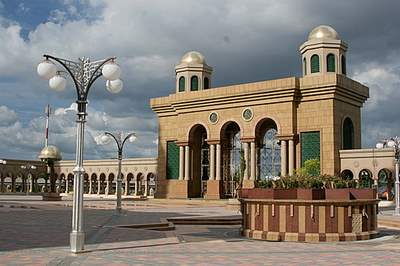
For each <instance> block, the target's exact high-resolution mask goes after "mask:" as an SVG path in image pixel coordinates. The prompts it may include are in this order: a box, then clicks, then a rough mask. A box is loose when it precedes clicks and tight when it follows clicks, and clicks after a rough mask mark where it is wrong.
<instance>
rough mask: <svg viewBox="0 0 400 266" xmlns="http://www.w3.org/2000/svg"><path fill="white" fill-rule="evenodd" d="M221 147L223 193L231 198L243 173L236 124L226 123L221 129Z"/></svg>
mask: <svg viewBox="0 0 400 266" xmlns="http://www.w3.org/2000/svg"><path fill="white" fill-rule="evenodd" d="M221 145H222V180H223V193H224V194H225V196H226V197H233V196H234V193H235V188H236V186H237V183H238V182H239V181H240V179H241V178H242V176H243V171H244V169H243V168H244V167H243V162H242V161H243V160H244V156H243V151H242V143H241V140H240V127H239V125H238V124H237V123H235V122H227V123H226V124H225V125H224V126H223V127H222V129H221ZM217 167H219V166H217Z"/></svg>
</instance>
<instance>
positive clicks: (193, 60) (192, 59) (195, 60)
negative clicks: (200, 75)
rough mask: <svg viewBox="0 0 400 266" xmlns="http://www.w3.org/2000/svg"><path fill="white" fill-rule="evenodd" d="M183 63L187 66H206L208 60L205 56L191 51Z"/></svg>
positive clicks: (184, 57) (185, 56)
mask: <svg viewBox="0 0 400 266" xmlns="http://www.w3.org/2000/svg"><path fill="white" fill-rule="evenodd" d="M181 63H186V64H205V63H206V60H205V58H204V56H203V55H202V54H201V53H199V52H196V51H191V52H188V53H186V54H185V55H184V56H183V57H182V59H181Z"/></svg>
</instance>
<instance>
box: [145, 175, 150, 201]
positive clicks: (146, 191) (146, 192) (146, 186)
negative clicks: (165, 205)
mask: <svg viewBox="0 0 400 266" xmlns="http://www.w3.org/2000/svg"><path fill="white" fill-rule="evenodd" d="M148 195H149V183H148V180H147V178H146V179H145V180H144V196H145V197H147V196H148Z"/></svg>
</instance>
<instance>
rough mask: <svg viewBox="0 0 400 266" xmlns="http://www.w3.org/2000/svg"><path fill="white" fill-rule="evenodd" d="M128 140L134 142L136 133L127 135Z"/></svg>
mask: <svg viewBox="0 0 400 266" xmlns="http://www.w3.org/2000/svg"><path fill="white" fill-rule="evenodd" d="M128 140H129V142H134V141H135V140H136V135H132V136H130V137H129V139H128Z"/></svg>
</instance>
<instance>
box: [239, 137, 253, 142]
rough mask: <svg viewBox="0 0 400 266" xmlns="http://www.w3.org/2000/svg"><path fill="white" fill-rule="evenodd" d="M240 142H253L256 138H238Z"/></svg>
mask: <svg viewBox="0 0 400 266" xmlns="http://www.w3.org/2000/svg"><path fill="white" fill-rule="evenodd" d="M240 141H241V142H255V141H256V138H255V137H242V138H240Z"/></svg>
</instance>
